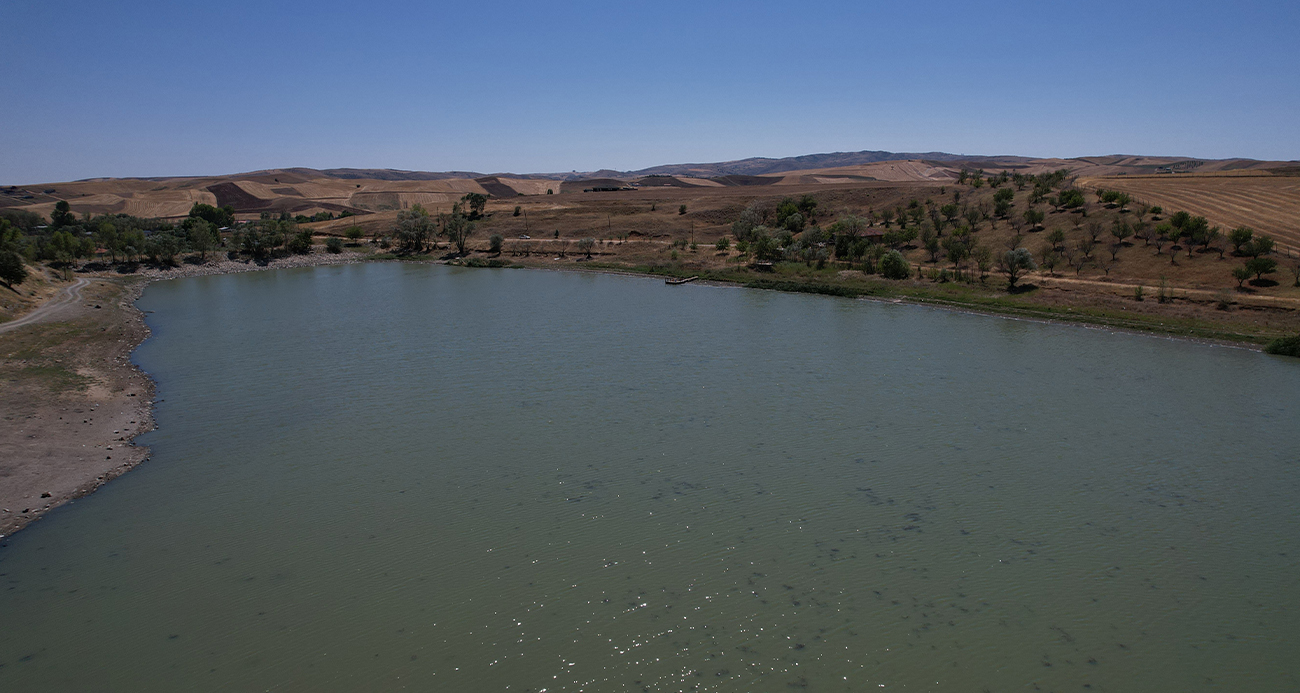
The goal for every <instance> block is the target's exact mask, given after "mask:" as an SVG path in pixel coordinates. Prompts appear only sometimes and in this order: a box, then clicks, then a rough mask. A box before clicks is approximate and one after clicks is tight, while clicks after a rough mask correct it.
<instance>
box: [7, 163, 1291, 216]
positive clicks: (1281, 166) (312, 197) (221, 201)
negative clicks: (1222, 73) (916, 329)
mask: <svg viewBox="0 0 1300 693" xmlns="http://www.w3.org/2000/svg"><path fill="white" fill-rule="evenodd" d="M1298 163H1300V162H1280V161H1256V160H1253V159H1218V160H1211V159H1193V158H1188V157H1152V156H1131V155H1109V156H1092V157H1079V158H1074V159H1054V158H1030V157H1023V156H973V155H963V154H949V153H946V152H923V153H899V152H886V151H876V150H866V151H860V152H831V153H823V154H808V155H804V156H793V157H786V158H768V157H751V158H748V159H739V160H736V161H722V162H714V163H688V164H666V165H662V166H653V167H650V168H645V169H640V170H636V171H615V170H611V169H600V170H597V171H587V172H580V171H570V172H564V173H531V174H509V173H492V174H483V173H478V172H473V171H404V170H395V169H363V168H331V169H324V170H318V169H312V168H301V167H299V168H280V169H269V170H264V171H251V172H247V173H237V174H230V175H224V176H191V177H166V178H164V177H157V178H97V179H90V180H81V181H73V182H66V183H42V184H34V185H22V186H17V185H9V186H0V210H3V209H14V210H23V211H28V212H34V213H36V214H40V215H42V216H47V217H48V216H49V215H50V213H51V212H52V210H53V209H54V205H55V204H56V203H57V202H58V201H60V200H64V201H67V202H68V203H70V204H71V205H72V210H73V212H74V213H76V214H113V213H122V214H132V215H135V216H141V217H161V218H177V217H182V216H184V215H185V214H186V213H187V212H188V211H189V209H190V207H191V206H192V205H193V204H194V203H196V202H201V203H205V204H215V205H229V206H231V207H233V208H234V209H235V212H236V214H238V215H242V218H250V217H256V216H258V215H261V214H281V213H286V212H287V213H289V214H294V215H298V214H301V215H305V216H312V215H315V214H319V213H322V212H324V213H333V214H335V215H339V214H352V215H364V214H372V213H377V212H395V211H397V210H402V209H407V208H409V207H410V206H412V205H415V204H421V205H424V206H425V207H426V208H438V207H439V206H440V205H441V206H444V207H448V208H449V207H450V206H451V205H452V204H453V203H455V202H456V201H457V200H459V199H460V198H461V196H463V195H465V194H466V193H480V194H486V195H489V196H490V197H493V198H496V199H509V198H513V197H517V196H528V195H546V194H548V193H552V192H554V193H561V192H577V193H579V194H582V191H584V190H587V189H594V188H601V189H605V188H620V187H623V186H624V185H631V186H639V187H642V188H646V189H657V190H667V189H670V188H672V189H693V190H702V189H707V188H722V187H739V186H744V187H754V186H846V185H850V186H851V185H864V184H885V183H897V184H912V183H920V184H941V185H942V184H947V183H950V182H952V181H954V180H956V179H957V177H958V176H959V175H960V172H961V170H962V169H968V170H975V169H983V170H984V171H985V172H986V173H996V172H998V171H1009V172H1012V173H1027V174H1036V173H1042V172H1045V171H1055V170H1058V169H1067V170H1069V171H1070V172H1071V173H1072V174H1073V175H1075V176H1080V177H1083V178H1087V179H1091V180H1099V179H1100V178H1101V177H1116V176H1124V177H1129V178H1133V177H1144V176H1159V175H1161V174H1173V173H1177V174H1183V175H1213V176H1225V175H1270V174H1271V175H1285V172H1287V171H1289V170H1291V171H1294V170H1296V169H1297V168H1298V167H1297V164H1298ZM1261 169H1267V173H1266V172H1265V171H1263V170H1261Z"/></svg>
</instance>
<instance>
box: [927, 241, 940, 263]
mask: <svg viewBox="0 0 1300 693" xmlns="http://www.w3.org/2000/svg"><path fill="white" fill-rule="evenodd" d="M924 247H925V252H927V253H929V254H930V262H938V261H939V252H940V251H941V250H942V249H943V244H942V243H940V242H939V239H938V238H937V237H935V236H930V237H929V238H926V239H925V246H924Z"/></svg>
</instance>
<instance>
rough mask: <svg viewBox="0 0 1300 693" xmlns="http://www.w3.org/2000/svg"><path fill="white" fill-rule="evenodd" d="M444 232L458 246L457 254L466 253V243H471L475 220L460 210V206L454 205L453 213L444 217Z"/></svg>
mask: <svg viewBox="0 0 1300 693" xmlns="http://www.w3.org/2000/svg"><path fill="white" fill-rule="evenodd" d="M442 219H443V222H442V229H443V233H445V234H447V238H448V239H449V240H451V242H452V243H453V244H454V245H455V246H456V254H457V255H461V256H463V255H465V245H466V244H467V243H469V237H470V236H472V235H473V234H474V222H472V221H470V220H469V218H468V217H466V216H465V215H464V214H462V213H461V211H460V206H459V205H456V206H453V207H452V209H451V214H446V215H443V217H442Z"/></svg>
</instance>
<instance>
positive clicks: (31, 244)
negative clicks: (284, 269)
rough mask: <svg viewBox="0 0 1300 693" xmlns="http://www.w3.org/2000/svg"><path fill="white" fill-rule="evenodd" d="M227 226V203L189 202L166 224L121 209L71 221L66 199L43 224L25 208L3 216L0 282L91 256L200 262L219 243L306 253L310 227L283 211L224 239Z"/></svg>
mask: <svg viewBox="0 0 1300 693" xmlns="http://www.w3.org/2000/svg"><path fill="white" fill-rule="evenodd" d="M234 224H235V221H234V210H233V209H232V208H230V207H228V206H227V207H214V206H212V205H208V204H203V203H195V204H194V206H193V207H191V208H190V212H189V215H188V216H187V217H185V218H184V219H182V220H180V221H179V222H174V223H173V222H170V221H164V220H159V219H144V218H140V217H135V216H131V215H127V214H102V215H91V214H86V215H83V216H82V217H80V218H78V217H77V216H76V215H75V214H73V213H72V211H71V209H70V208H69V205H68V203H67V202H66V201H60V202H58V203H57V204H56V205H55V208H54V211H53V212H52V213H51V215H50V220H49V221H48V222H46V220H45V219H44V218H43V217H41V216H40V215H38V214H33V213H30V212H22V211H6V212H4V213H3V216H2V217H0V226H2V228H3V233H2V235H3V243H2V244H0V247H3V250H0V265H3V266H4V267H5V268H6V269H5V272H4V276H5V277H7V278H8V279H7V280H6V281H12V282H14V283H17V282H21V281H22V280H23V279H25V278H26V268H25V267H21V265H22V264H23V263H27V262H48V263H50V264H51V265H55V266H58V265H64V266H67V265H71V264H73V263H75V262H77V261H78V260H90V259H93V258H95V257H96V255H97V254H98V255H100V257H101V258H102V260H104V261H107V262H109V263H111V264H118V263H141V262H149V263H152V264H155V265H159V266H174V265H175V264H177V261H178V258H179V257H181V256H183V255H192V256H193V258H194V259H195V260H197V261H200V262H202V261H206V260H207V259H208V255H209V254H210V253H212V252H214V251H217V250H218V249H221V248H228V249H229V252H230V253H234V254H238V253H243V254H245V255H247V256H248V257H252V258H255V259H259V260H261V259H267V258H270V257H278V256H283V255H288V254H291V253H298V254H303V253H309V252H311V247H312V235H311V232H310V231H307V230H299V229H298V228H297V224H296V222H294V221H293V219H291V218H289V216H288V215H287V214H281V215H280V218H270V215H266V218H263V219H262V220H260V221H257V222H253V223H251V224H244V225H242V226H240V227H239V228H238V229H237V230H236V231H235V232H234V233H232V234H230V236H229V238H226V237H223V235H222V233H221V229H222V228H226V227H230V226H233V225H234ZM20 269H21V271H20Z"/></svg>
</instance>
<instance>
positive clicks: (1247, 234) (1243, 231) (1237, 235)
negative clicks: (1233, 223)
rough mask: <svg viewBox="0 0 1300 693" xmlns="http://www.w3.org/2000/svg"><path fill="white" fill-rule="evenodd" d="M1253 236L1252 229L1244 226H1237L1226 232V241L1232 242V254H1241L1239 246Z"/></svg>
mask: <svg viewBox="0 0 1300 693" xmlns="http://www.w3.org/2000/svg"><path fill="white" fill-rule="evenodd" d="M1254 237H1255V232H1254V230H1252V229H1250V228H1249V227H1246V226H1238V227H1237V228H1235V229H1233V230H1231V231H1229V232H1228V242H1229V243H1231V244H1232V254H1233V255H1241V254H1242V252H1241V247H1242V246H1244V245H1246V244H1247V243H1249V242H1250V241H1251V239H1253V238H1254Z"/></svg>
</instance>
